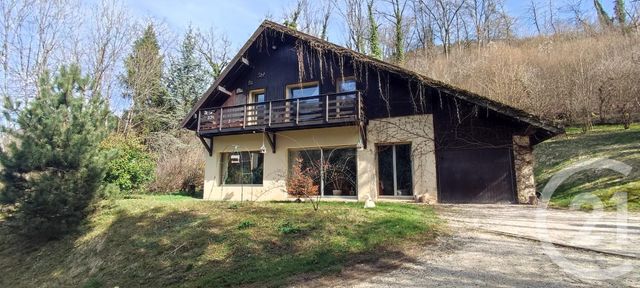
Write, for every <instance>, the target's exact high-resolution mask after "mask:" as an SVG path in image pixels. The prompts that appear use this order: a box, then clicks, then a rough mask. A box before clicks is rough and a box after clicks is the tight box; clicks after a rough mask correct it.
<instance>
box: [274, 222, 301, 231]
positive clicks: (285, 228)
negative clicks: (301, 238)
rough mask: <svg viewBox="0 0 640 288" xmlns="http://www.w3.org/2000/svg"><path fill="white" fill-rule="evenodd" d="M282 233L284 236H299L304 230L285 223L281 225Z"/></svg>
mask: <svg viewBox="0 0 640 288" xmlns="http://www.w3.org/2000/svg"><path fill="white" fill-rule="evenodd" d="M279 230H280V233H282V234H298V233H300V232H302V229H301V228H300V227H298V226H297V225H295V224H291V223H290V222H285V223H283V224H282V225H280V228H279Z"/></svg>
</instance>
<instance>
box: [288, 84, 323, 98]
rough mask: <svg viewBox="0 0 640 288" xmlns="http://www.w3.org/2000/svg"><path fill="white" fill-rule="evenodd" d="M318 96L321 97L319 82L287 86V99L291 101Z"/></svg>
mask: <svg viewBox="0 0 640 288" xmlns="http://www.w3.org/2000/svg"><path fill="white" fill-rule="evenodd" d="M318 95H320V86H319V85H318V82H310V83H302V84H293V85H288V86H287V97H288V98H291V99H295V98H302V97H310V96H318Z"/></svg>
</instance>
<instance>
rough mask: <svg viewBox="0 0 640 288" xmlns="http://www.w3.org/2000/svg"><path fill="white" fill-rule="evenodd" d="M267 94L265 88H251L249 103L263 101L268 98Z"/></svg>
mask: <svg viewBox="0 0 640 288" xmlns="http://www.w3.org/2000/svg"><path fill="white" fill-rule="evenodd" d="M265 95H266V94H265V90H264V89H257V90H251V92H249V103H262V102H264V101H265V100H266V98H265Z"/></svg>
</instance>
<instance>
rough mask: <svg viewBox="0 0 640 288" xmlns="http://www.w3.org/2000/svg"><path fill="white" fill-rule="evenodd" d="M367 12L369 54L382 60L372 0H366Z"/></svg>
mask: <svg viewBox="0 0 640 288" xmlns="http://www.w3.org/2000/svg"><path fill="white" fill-rule="evenodd" d="M367 13H368V17H369V49H370V50H371V51H369V52H370V53H371V56H373V57H374V58H376V59H379V60H382V49H381V48H380V39H378V23H376V18H375V17H374V15H373V0H369V1H368V2H367Z"/></svg>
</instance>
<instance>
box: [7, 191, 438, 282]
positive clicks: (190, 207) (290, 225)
mask: <svg viewBox="0 0 640 288" xmlns="http://www.w3.org/2000/svg"><path fill="white" fill-rule="evenodd" d="M362 206H363V204H362V203H333V202H329V203H321V206H320V210H319V211H313V209H312V207H311V205H310V204H308V203H246V202H245V203H229V202H209V201H199V200H195V199H192V198H189V197H185V196H179V195H171V196H138V197H132V199H123V200H117V201H115V202H104V203H103V207H102V208H100V209H99V210H98V212H96V213H95V215H93V216H92V217H91V218H90V219H89V221H88V223H87V224H86V225H85V226H84V227H83V229H82V231H81V232H79V233H77V234H76V235H73V236H69V237H67V238H65V239H62V240H59V241H54V242H49V243H46V244H44V245H42V246H37V247H30V246H26V245H25V244H24V243H23V241H21V240H20V239H18V238H16V237H15V236H13V235H10V234H9V232H8V231H7V229H6V227H4V226H3V225H2V223H1V222H0V273H1V274H0V275H2V277H0V287H42V286H55V287H61V286H64V287H78V286H80V287H114V286H119V287H139V286H144V287H161V286H180V287H183V286H186V287H219V286H234V285H249V286H260V287H265V286H267V287H268V286H281V285H285V284H287V283H290V281H291V280H292V277H293V278H299V277H302V276H301V275H306V276H304V277H308V276H309V275H316V276H317V275H322V274H326V273H332V272H336V271H340V269H342V268H343V267H345V266H346V265H352V264H353V263H356V262H359V261H372V260H376V259H381V258H385V257H392V258H395V257H402V256H403V252H402V251H405V250H404V248H406V247H408V246H411V244H414V245H415V244H416V243H419V242H425V241H430V240H432V239H433V238H434V237H435V236H436V234H437V231H438V226H439V223H440V221H439V220H438V219H437V217H436V216H435V213H434V212H433V210H432V209H431V208H430V207H429V206H423V205H411V204H394V203H379V204H378V207H376V208H375V209H363V208H362Z"/></svg>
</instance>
